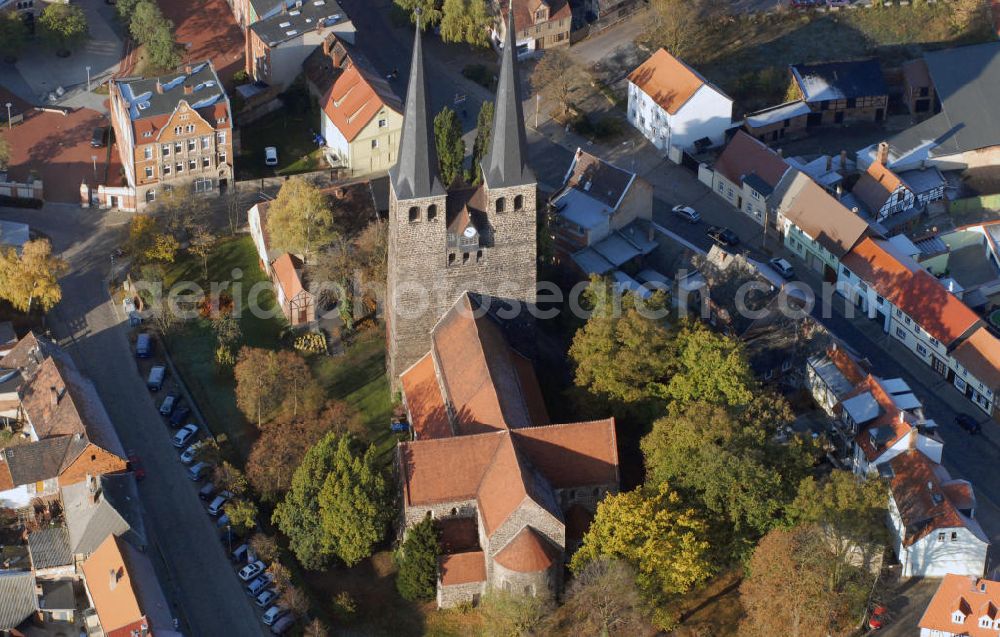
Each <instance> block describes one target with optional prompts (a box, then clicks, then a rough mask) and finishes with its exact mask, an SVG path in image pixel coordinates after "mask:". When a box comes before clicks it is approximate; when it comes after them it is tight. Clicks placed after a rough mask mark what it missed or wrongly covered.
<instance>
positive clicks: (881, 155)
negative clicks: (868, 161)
mask: <svg viewBox="0 0 1000 637" xmlns="http://www.w3.org/2000/svg"><path fill="white" fill-rule="evenodd" d="M875 161H877V162H878V163H880V164H882V165H883V166H885V165H886V163H887V162H888V161H889V143H888V142H879V143H878V152H877V153H876V155H875Z"/></svg>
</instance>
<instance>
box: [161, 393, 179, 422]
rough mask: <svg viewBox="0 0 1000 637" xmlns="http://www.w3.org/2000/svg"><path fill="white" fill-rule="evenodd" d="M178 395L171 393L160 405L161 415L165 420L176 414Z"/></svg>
mask: <svg viewBox="0 0 1000 637" xmlns="http://www.w3.org/2000/svg"><path fill="white" fill-rule="evenodd" d="M177 398H178V397H177V393H176V392H170V393H168V394H167V395H166V396H164V397H163V402H162V403H160V415H161V416H163V417H164V418H166V417H168V416H170V414H172V413H174V408H175V407H177Z"/></svg>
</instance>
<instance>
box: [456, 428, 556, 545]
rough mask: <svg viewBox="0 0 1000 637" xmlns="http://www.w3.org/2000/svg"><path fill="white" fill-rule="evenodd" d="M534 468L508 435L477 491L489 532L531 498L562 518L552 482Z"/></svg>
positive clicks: (481, 512)
mask: <svg viewBox="0 0 1000 637" xmlns="http://www.w3.org/2000/svg"><path fill="white" fill-rule="evenodd" d="M532 469H533V467H531V466H530V465H529V464H528V463H527V462H525V459H524V458H522V457H521V456H520V455H519V454H518V452H517V449H516V448H515V446H514V441H513V439H512V438H511V436H509V435H507V436H504V437H503V439H502V440H501V441H500V444H499V445H498V446H497V449H496V452H495V453H494V455H493V458H492V459H491V460H490V465H489V467H487V469H486V473H484V474H483V480H482V482H480V484H479V489H478V491H477V492H476V500H477V502H478V504H479V514H480V515H481V516H482V520H483V530H484V531H486V535H492V534H493V532H494V531H496V530H497V529H498V528H500V525H502V524H503V523H504V522H505V521H506V520H507V518H509V517H510V515H511V514H512V513H513V512H514V511H516V510H517V509H518V508H519V507H520V506H521V505H522V504H523V503H524V502H525V500H528V499H530V500H533V501H534V502H535V503H536V504H537V505H538V506H540V507H541V508H543V509H546V510H547V511H549V513H551V514H552V516H553V517H554V518H556V519H559V518H560V517H561V515H560V512H559V505H558V503H557V502H556V500H555V494H554V493H553V492H552V487H551V485H550V484H548V483H547V482H546V481H545V479H544V478H543V477H542V476H541V475H539V474H538V472H536V471H533V470H532Z"/></svg>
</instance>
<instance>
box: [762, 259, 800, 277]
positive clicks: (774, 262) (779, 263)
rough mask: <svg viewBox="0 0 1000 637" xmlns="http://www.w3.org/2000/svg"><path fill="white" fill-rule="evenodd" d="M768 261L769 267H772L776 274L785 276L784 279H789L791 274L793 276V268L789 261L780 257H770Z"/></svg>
mask: <svg viewBox="0 0 1000 637" xmlns="http://www.w3.org/2000/svg"><path fill="white" fill-rule="evenodd" d="M768 263H769V264H771V267H772V268H774V270H775V271H776V272H777V273H778V274H780V275H781V276H783V277H785V278H786V279H790V278H792V277H793V276H795V268H793V267H792V264H791V263H789V262H788V261H786V260H784V259H780V258H779V259H771V260H770V261H768Z"/></svg>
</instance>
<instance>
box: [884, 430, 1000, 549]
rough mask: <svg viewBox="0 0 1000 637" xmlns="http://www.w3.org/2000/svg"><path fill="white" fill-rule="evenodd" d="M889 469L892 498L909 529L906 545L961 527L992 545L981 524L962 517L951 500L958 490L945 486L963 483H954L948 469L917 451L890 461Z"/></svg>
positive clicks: (905, 526) (903, 454) (900, 455)
mask: <svg viewBox="0 0 1000 637" xmlns="http://www.w3.org/2000/svg"><path fill="white" fill-rule="evenodd" d="M889 466H891V467H892V472H893V476H892V478H891V480H890V482H889V486H890V490H891V491H892V498H893V500H894V501H895V503H896V508H897V509H898V510H899V515H900V517H901V518H902V520H903V526H904V528H905V529H906V537H905V538H904V539H903V545H904V546H912V545H913V544H914V543H915V542H917V541H918V540H920V539H922V538H924V537H926V536H928V535H930V534H931V533H933V532H934V531H936V530H938V529H953V528H958V527H965V528H968V529H969V530H970V531H972V532H973V534H975V535H976V536H978V537H980V538H981V539H982V540H983V541H984V542H988V540H986V538H985V535H984V534H983V531H982V528H981V527H980V526H979V523H978V522H975V521H974V520H971V519H970V518H967V517H966V516H964V515H962V513H961V512H960V511H959V510H958V508H957V506H956V503H954V502H952V500H951V499H950V498H949V497H948V496H949V494H952V495H953V494H954V493H955V491H954V490H953V489H949V490H946V489H945V488H944V487H946V486H948V485H949V484H954V483H955V482H961V481H954V480H952V478H951V476H950V475H949V474H948V471H947V470H946V469H945V468H944V467H942V466H941V465H939V464H936V463H934V462H932V461H931V459H930V458H928V457H927V456H925V455H924V454H923V452H921V451H918V450H916V449H911V450H909V451H906V452H904V453H901V454H899V455H898V456H896V457H894V458H893V459H892V460H889ZM970 492H971V490H970ZM936 496H937V497H936Z"/></svg>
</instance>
